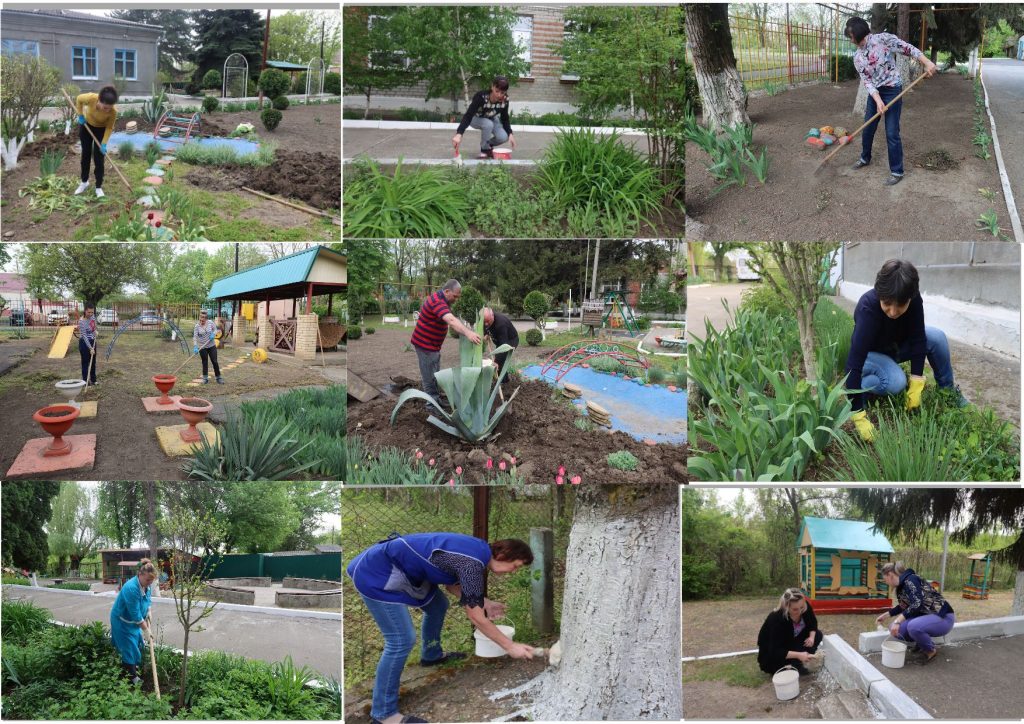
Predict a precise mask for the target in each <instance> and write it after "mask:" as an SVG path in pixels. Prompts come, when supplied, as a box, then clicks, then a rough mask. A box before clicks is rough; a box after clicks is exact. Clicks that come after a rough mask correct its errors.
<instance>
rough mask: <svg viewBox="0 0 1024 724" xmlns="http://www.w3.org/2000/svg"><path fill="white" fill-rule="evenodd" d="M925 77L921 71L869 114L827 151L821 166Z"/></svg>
mask: <svg viewBox="0 0 1024 724" xmlns="http://www.w3.org/2000/svg"><path fill="white" fill-rule="evenodd" d="M927 77H928V75H927V74H926V73H922V74H921V75H920V76H919V77H918V79H917V80H915V81H914V82H913V83H911V84H910V85H908V86H907V87H906V88H904V89H903V92H902V93H900V94H899V95H898V96H896V97H895V98H893V99H892V100H891V101H889V102H888V103H887V104H885V105H884V106H882V107H881V108H880V109H879V110H878V112H877V113H875V115H873V116H871V118H869V119H868V120H866V121H864V123H862V124H861V126H860V128H858V129H857V130H856V131H854V132H853V133H851V134H850V135H849V139H850V140H849V141H847V142H846V143H843V144H840V145H838V146H836V147H835V148H833V149H832V150H831V151H829V153H828V155H827V156H825V158H823V159H822V160H821V165H822V166H824V165H825V163H826V162H827V161H828V160H829V159H830V158H832V157H833V156H835V155H836V154H837V153H839V149H841V148H842V147H843V146H848V145H850V142H852V141H853V139H854V138H855V137H856V136H857V134H858V133H860V132H861V131H863V130H864V129H865V128H867V126H869V125H870V124H872V123H874V122H875V120H876V119H877V118H878V117H879V116H881V115H882V112H883V111H885V110H886V109H887V108H890V107H891V106H892V104H893V103H895V102H896V101H898V100H899V99H900V98H902V97H903V96H904V95H906V94H907V93H909V92H910V89H911V88H913V87H914V86H915V85H917V84H918V83H920V82H921V81H923V80H924V79H925V78H927Z"/></svg>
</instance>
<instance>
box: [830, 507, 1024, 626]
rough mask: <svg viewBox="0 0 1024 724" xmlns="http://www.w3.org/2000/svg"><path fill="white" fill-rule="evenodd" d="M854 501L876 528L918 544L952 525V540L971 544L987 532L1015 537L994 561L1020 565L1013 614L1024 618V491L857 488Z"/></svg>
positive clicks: (997, 552) (993, 555)
mask: <svg viewBox="0 0 1024 724" xmlns="http://www.w3.org/2000/svg"><path fill="white" fill-rule="evenodd" d="M850 496H851V498H852V499H853V502H854V503H855V504H856V505H858V506H860V508H862V509H863V512H864V513H865V514H866V515H868V516H870V517H871V518H872V519H873V520H874V521H875V526H876V527H877V528H878V529H879V530H881V531H882V532H883V533H885V534H886V535H889V536H896V535H899V536H900V537H901V538H903V539H904V540H907V541H910V542H913V541H915V540H917V539H919V538H921V537H923V536H924V535H926V534H927V533H928V532H929V531H931V530H934V529H942V528H945V527H946V526H947V525H949V526H950V530H951V533H950V539H951V540H953V541H956V542H958V543H963V544H964V545H970V544H971V543H973V542H974V540H975V539H976V538H978V536H980V535H981V534H982V533H987V532H997V533H1010V534H1011V535H1012V536H1016V538H1015V539H1014V540H1013V542H1012V543H1011V544H1010V545H1008V546H1006V547H1005V548H1001V549H999V550H996V551H992V557H993V559H994V560H996V561H1003V562H1005V563H1009V564H1010V565H1013V566H1016V570H1017V579H1016V586H1015V587H1014V594H1013V608H1012V610H1011V612H1010V613H1011V615H1013V616H1022V615H1024V490H1020V489H1005V488H852V489H851V490H850Z"/></svg>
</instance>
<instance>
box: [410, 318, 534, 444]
mask: <svg viewBox="0 0 1024 724" xmlns="http://www.w3.org/2000/svg"><path fill="white" fill-rule="evenodd" d="M474 328H475V331H476V333H477V334H478V335H480V336H481V337H483V335H484V310H483V309H481V310H480V312H479V313H478V314H477V317H476V324H475V325H474ZM513 349H514V348H513V347H511V346H510V345H507V344H503V345H501V346H500V347H498V348H496V349H495V350H494V354H496V355H497V354H502V353H503V352H511V351H512V350H513ZM507 371H508V365H506V366H505V368H504V369H503V370H502V372H501V375H500V376H499V377H498V379H497V381H496V382H495V383H494V387H493V388H492V387H491V381H492V380H493V379H494V372H493V370H492V368H491V366H490V365H485V364H484V363H483V346H482V345H479V344H473V343H472V342H470V341H469V340H468V339H466V338H465V337H460V338H459V366H458V367H450V368H448V369H443V370H440V371H439V372H438V373H437V374H435V375H434V379H436V380H437V384H438V386H439V387H440V388H441V389H442V390H444V393H445V395H447V396H448V401H449V402H450V403H451V405H452V408H451V410H449V411H448V412H445V411H444V410H443V409H442V407H441V403H440V402H438V401H437V400H435V399H434V398H433V397H431V396H430V395H428V394H427V393H426V392H423V391H422V390H406V391H405V392H403V393H402V394H401V395H400V396H399V398H398V404H397V405H395V409H394V410H392V411H391V424H392V425H394V424H395V417H397V416H398V411H399V410H400V409H401V408H402V405H404V404H405V403H406V402H408V401H409V400H413V399H420V400H424V401H425V402H429V403H431V404H432V405H433V406H434V408H435V409H436V410H437V415H431V416H430V417H428V418H427V422H429V423H430V424H432V425H435V426H436V427H439V428H441V429H442V430H444V431H445V432H447V433H450V434H452V435H454V436H455V437H458V438H461V439H463V440H465V441H466V442H484V441H487V440H491V439H493V438H495V437H497V435H494V434H493V432H494V428H495V427H496V426H497V424H498V422H500V421H501V418H502V416H503V415H504V414H505V410H506V409H508V406H509V404H510V403H511V402H512V400H513V398H515V396H516V394H518V392H519V388H518V387H517V388H516V389H515V391H514V392H513V393H512V394H511V395H509V396H508V399H507V400H505V402H504V403H503V404H502V405H501V407H499V408H498V409H497V410H494V412H493V414H492V412H491V410H492V409H493V408H494V401H495V398H497V396H498V390H499V389H500V388H501V381H502V380H503V379H504V378H505V373H506V372H507Z"/></svg>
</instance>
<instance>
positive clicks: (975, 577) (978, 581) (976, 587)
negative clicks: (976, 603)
mask: <svg viewBox="0 0 1024 724" xmlns="http://www.w3.org/2000/svg"><path fill="white" fill-rule="evenodd" d="M967 560H969V561H970V562H971V572H970V573H969V574H968V575H967V580H966V581H964V588H963V594H962V595H963V597H964V598H969V599H972V600H985V599H987V598H988V592H989V589H990V588H991V587H992V554H991V553H972V554H971V555H969V556H967ZM981 564H984V565H981Z"/></svg>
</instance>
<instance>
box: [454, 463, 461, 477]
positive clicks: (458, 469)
mask: <svg viewBox="0 0 1024 724" xmlns="http://www.w3.org/2000/svg"><path fill="white" fill-rule="evenodd" d="M455 474H456V475H462V466H461V465H458V466H456V468H455Z"/></svg>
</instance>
